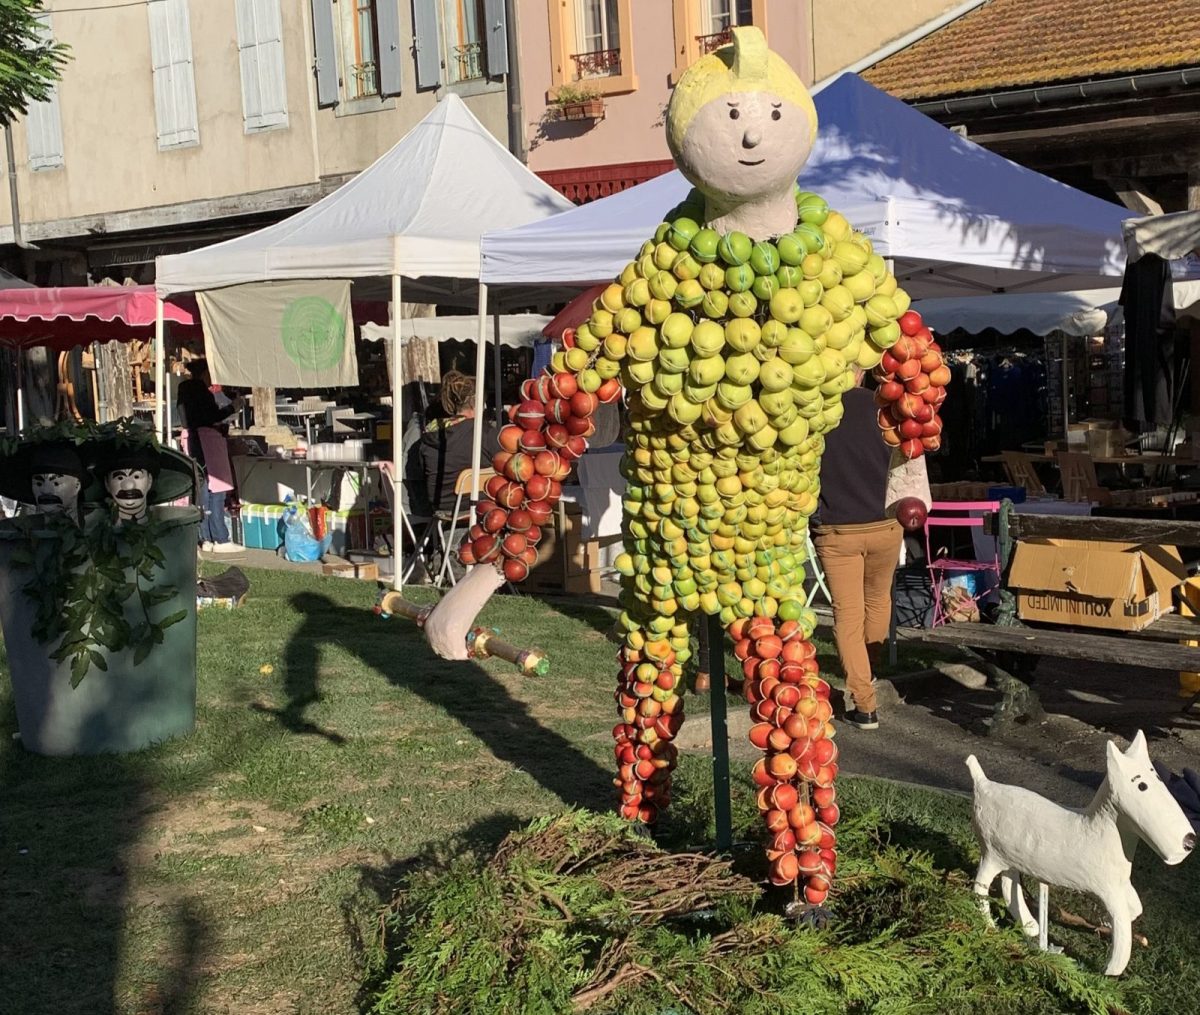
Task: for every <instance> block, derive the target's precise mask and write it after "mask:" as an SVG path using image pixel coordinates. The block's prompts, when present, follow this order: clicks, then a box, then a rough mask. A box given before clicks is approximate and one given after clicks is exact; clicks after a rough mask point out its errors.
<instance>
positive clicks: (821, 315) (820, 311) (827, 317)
mask: <svg viewBox="0 0 1200 1015" xmlns="http://www.w3.org/2000/svg"><path fill="white" fill-rule="evenodd" d="M799 323H800V327H801V328H803V329H804V330H805V331H807V332H808V333H809V334H810V335H812V336H813V338H814V340H815V339H816V336H818V335H824V334H825V332H827V331H828V330H829V326H830V325H831V324H833V315H832V314H830V312H829V311H828V310H827V309H826V308H825V307H822V306H815V307H807V308H805V310H804V313H802V314H801V315H800V322H799Z"/></svg>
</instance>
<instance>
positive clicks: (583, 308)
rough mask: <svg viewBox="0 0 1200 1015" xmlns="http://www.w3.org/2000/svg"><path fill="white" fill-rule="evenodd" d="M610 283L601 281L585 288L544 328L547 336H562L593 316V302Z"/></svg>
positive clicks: (543, 330)
mask: <svg viewBox="0 0 1200 1015" xmlns="http://www.w3.org/2000/svg"><path fill="white" fill-rule="evenodd" d="M609 285H610V283H608V282H601V283H600V284H599V285H594V286H592V287H591V288H590V289H585V290H584V291H583V292H581V293H580V294H579V295H578V296H576V297H575V298H574V299H573V300H571V302H570V303H568V304H567V305H566V306H565V307H563V308H562V310H560V311H559V312H558V313H557V314H555V315H554V318H553V319H552V320H551V321H550V323H549V324H547V325H546V326H545V327H544V328H543V329H542V334H543V335H545V336H546V337H547V338H555V339H557V338H562V333H563V332H564V331H566V330H567V328H578V327H579V326H580V325H581V324H582V323H583V322H584V321H586V320H587V319H588V318H589V317H591V316H592V304H593V303H595V302H596V300H598V299H599V298H600V294H601V293H602V292H604V290H605V289H607V288H608V287H609Z"/></svg>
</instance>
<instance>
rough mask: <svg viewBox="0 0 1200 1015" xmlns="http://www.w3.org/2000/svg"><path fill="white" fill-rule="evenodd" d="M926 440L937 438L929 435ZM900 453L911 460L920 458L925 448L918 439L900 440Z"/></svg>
mask: <svg viewBox="0 0 1200 1015" xmlns="http://www.w3.org/2000/svg"><path fill="white" fill-rule="evenodd" d="M927 440H938V438H936V437H929V438H927ZM900 453H901V454H902V455H903V456H904V457H905V458H907V459H909V460H910V461H911V460H912V459H914V458H920V457H921V455H923V454H924V453H925V448H924V446H923V445H922V444H921V441H920V440H911V441H902V442H901V444H900Z"/></svg>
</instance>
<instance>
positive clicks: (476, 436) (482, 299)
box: [447, 282, 503, 552]
mask: <svg viewBox="0 0 1200 1015" xmlns="http://www.w3.org/2000/svg"><path fill="white" fill-rule="evenodd" d="M487 296H488V291H487V286H486V285H484V284H483V283H482V282H480V283H479V332H478V334H477V335H476V338H477V339H478V341H477V342H476V344H475V420H474V425H475V429H474V432H473V433H472V435H471V438H472V440H471V503H472V504H474V503H476V502H477V501H478V500H479V467H480V464H481V461H482V459H483V389H484V375H485V373H486V371H487ZM496 348H497V349H499V348H500V336H499V334H497V335H496ZM500 408H501V410H502V409H503V407H502V406H501V407H500ZM452 549H453V548H452V547H451V549H450V550H448V551H447V552H451V550H452Z"/></svg>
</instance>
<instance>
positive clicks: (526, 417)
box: [517, 398, 546, 430]
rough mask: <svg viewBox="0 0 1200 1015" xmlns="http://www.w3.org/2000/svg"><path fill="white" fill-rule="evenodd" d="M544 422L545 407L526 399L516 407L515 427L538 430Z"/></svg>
mask: <svg viewBox="0 0 1200 1015" xmlns="http://www.w3.org/2000/svg"><path fill="white" fill-rule="evenodd" d="M545 422H546V407H545V405H543V404H542V403H541V402H537V401H534V400H533V399H532V398H527V399H526V400H525V401H523V402H522V403H521V404H520V405H518V406H517V425H518V426H520V427H522V428H524V429H525V430H540V429H541V428H542V426H543V425H544V424H545Z"/></svg>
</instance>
